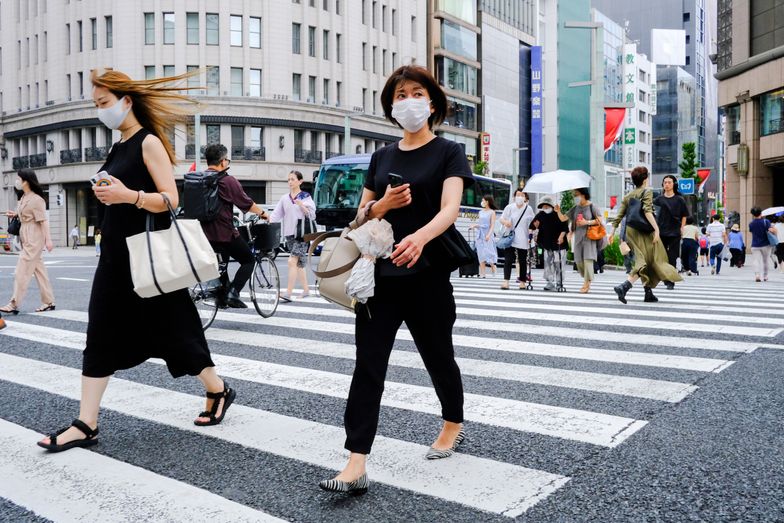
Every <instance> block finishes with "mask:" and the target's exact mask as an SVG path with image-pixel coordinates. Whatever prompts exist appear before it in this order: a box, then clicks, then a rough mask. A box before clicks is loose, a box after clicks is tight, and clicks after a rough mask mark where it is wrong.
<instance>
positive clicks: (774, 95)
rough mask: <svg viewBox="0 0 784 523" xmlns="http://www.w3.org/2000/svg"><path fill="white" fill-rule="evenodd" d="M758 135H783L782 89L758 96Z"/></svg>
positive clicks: (783, 100) (783, 104)
mask: <svg viewBox="0 0 784 523" xmlns="http://www.w3.org/2000/svg"><path fill="white" fill-rule="evenodd" d="M759 108H760V135H761V136H767V135H769V134H776V133H784V89H779V90H778V91H773V92H771V93H765V94H763V95H762V96H760V104H759Z"/></svg>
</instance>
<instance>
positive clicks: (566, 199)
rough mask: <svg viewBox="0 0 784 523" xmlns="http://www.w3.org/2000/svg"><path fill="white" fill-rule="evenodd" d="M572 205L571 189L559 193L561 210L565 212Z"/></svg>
mask: <svg viewBox="0 0 784 523" xmlns="http://www.w3.org/2000/svg"><path fill="white" fill-rule="evenodd" d="M572 207H574V195H573V194H572V191H564V192H563V193H561V212H562V213H564V214H566V213H567V212H569V211H570V210H571V208H572Z"/></svg>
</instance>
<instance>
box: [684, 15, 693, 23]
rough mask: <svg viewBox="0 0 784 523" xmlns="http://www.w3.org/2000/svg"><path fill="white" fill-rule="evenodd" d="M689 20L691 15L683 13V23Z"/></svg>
mask: <svg viewBox="0 0 784 523" xmlns="http://www.w3.org/2000/svg"><path fill="white" fill-rule="evenodd" d="M689 20H691V13H683V21H684V22H688V21H689Z"/></svg>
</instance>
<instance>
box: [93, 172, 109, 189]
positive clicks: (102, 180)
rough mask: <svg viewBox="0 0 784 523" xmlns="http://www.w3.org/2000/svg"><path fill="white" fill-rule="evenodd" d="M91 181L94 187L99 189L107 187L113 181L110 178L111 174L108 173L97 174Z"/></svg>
mask: <svg viewBox="0 0 784 523" xmlns="http://www.w3.org/2000/svg"><path fill="white" fill-rule="evenodd" d="M90 181H91V182H92V184H93V185H96V186H98V187H106V186H108V185H111V184H112V179H111V177H110V176H109V173H107V172H106V171H99V172H97V173H95V174H94V175H93V176H92V177H91V178H90Z"/></svg>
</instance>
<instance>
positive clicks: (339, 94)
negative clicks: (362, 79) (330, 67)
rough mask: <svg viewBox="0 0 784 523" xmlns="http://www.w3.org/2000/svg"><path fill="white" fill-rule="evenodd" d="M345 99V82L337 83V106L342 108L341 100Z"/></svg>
mask: <svg viewBox="0 0 784 523" xmlns="http://www.w3.org/2000/svg"><path fill="white" fill-rule="evenodd" d="M342 98H343V82H335V105H336V106H338V107H340V106H341V99H342Z"/></svg>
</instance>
